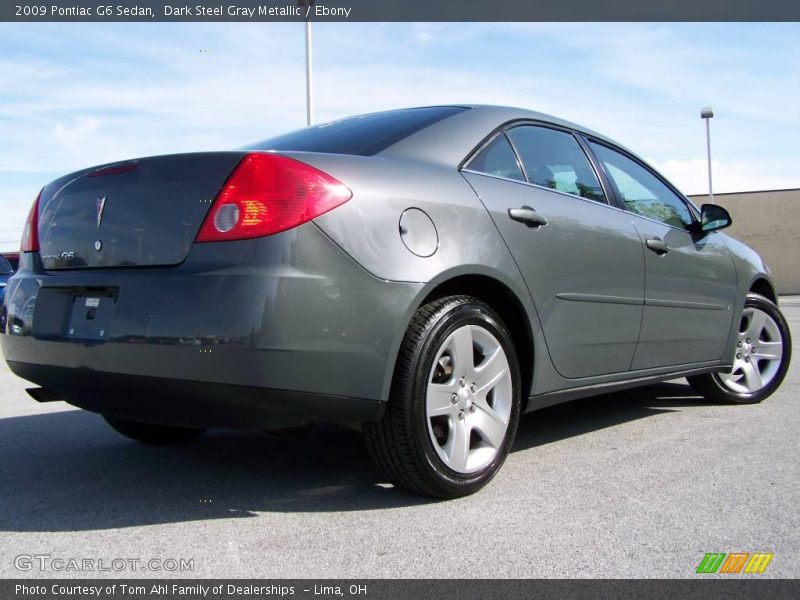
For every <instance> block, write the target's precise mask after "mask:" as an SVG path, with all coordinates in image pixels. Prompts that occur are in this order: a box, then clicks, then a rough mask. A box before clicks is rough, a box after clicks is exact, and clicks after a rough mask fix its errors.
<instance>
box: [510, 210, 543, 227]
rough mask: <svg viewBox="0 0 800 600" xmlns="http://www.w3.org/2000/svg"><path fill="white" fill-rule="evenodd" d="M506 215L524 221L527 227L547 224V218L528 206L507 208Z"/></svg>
mask: <svg viewBox="0 0 800 600" xmlns="http://www.w3.org/2000/svg"><path fill="white" fill-rule="evenodd" d="M508 216H509V217H511V218H512V219H514V220H515V221H519V222H520V223H524V224H525V225H527V226H528V227H541V226H544V225H547V219H546V218H545V217H543V216H542V215H540V214H539V213H537V212H536V211H535V210H533V209H532V208H531V207H530V206H522V207H520V208H509V209H508Z"/></svg>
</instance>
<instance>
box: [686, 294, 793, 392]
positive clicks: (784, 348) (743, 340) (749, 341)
mask: <svg viewBox="0 0 800 600" xmlns="http://www.w3.org/2000/svg"><path fill="white" fill-rule="evenodd" d="M791 356H792V338H791V334H790V333H789V325H788V324H787V323H786V319H785V318H784V317H783V315H782V314H781V311H780V310H779V309H778V307H777V306H776V305H775V304H774V303H773V302H771V301H770V300H769V299H768V298H765V297H764V296H759V295H758V294H748V296H747V300H746V301H745V305H744V311H743V312H742V317H741V321H740V323H739V334H738V337H737V340H736V352H735V354H734V357H733V369H731V370H730V371H729V372H727V373H710V374H707V375H696V376H694V377H689V378H688V379H689V383H690V384H691V385H692V387H694V389H696V390H697V391H698V392H700V393H701V394H702V395H703V396H705V397H706V398H708V399H709V400H715V401H717V402H725V403H735V404H755V403H757V402H761V401H762V400H764V399H765V398H767V397H769V396H770V395H771V394H772V393H773V392H774V391H775V390H776V389H778V386H779V385H780V384H781V382H782V381H783V378H784V377H785V376H786V371H787V370H788V369H789V361H790V359H791Z"/></svg>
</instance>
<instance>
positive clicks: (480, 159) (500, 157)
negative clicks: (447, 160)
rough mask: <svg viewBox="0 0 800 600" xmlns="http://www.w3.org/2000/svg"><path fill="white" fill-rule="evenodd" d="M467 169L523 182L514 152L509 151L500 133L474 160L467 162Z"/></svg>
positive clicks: (506, 140)
mask: <svg viewBox="0 0 800 600" xmlns="http://www.w3.org/2000/svg"><path fill="white" fill-rule="evenodd" d="M467 169H469V170H470V171H477V172H479V173H486V174H488V175H495V176H497V177H506V178H507V179H516V180H518V181H525V178H524V177H523V176H522V171H520V170H519V163H517V157H516V156H514V151H513V150H512V149H511V145H510V144H509V143H508V139H507V138H506V136H505V135H504V134H502V133H501V134H500V135H498V136H497V137H496V138H494V139H493V140H492V141H491V142H490V143H489V144H488V145H487V146H486V147H485V148H484V149H483V150H481V151H480V152H479V153H478V154H477V155H476V156H475V158H473V159H472V160H471V161H469V164H468V165H467Z"/></svg>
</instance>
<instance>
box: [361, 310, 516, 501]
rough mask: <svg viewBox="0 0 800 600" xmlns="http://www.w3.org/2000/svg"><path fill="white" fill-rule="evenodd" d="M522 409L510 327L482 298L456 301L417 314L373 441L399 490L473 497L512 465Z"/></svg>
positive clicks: (373, 426)
mask: <svg viewBox="0 0 800 600" xmlns="http://www.w3.org/2000/svg"><path fill="white" fill-rule="evenodd" d="M520 405H521V400H520V370H519V365H518V363H517V356H516V352H515V349H514V343H513V341H512V339H511V336H510V334H509V332H508V329H507V328H506V326H505V325H504V324H503V322H502V320H501V319H500V317H499V316H498V315H497V314H496V313H495V312H494V311H493V310H492V309H491V308H490V307H489V306H488V305H486V304H485V303H483V302H481V301H480V300H477V299H475V298H472V297H469V296H448V297H445V298H441V299H438V300H435V301H432V302H430V303H428V304H425V305H423V306H422V307H421V308H420V309H419V310H418V311H417V313H416V314H415V316H414V318H413V320H412V321H411V324H410V325H409V328H408V331H407V332H406V335H405V338H404V340H403V343H402V346H401V349H400V354H399V356H398V360H397V365H396V368H395V374H394V379H393V382H392V390H391V395H390V399H389V405H388V406H387V409H386V413H385V415H384V417H383V419H382V420H381V421H378V422H375V423H365V425H364V434H365V440H366V444H367V447H368V449H369V451H370V454H371V455H372V457H373V459H374V460H375V462H376V463H377V464H378V465H379V466H380V467H382V468H383V470H384V471H386V472H387V474H388V475H389V476H390V478H391V479H392V481H393V482H394V483H396V484H398V485H400V486H402V487H404V488H406V489H409V490H411V491H414V492H417V493H421V494H425V495H429V496H435V497H440V498H455V497H458V496H465V495H468V494H472V493H474V492H476V491H478V490H479V489H480V488H482V487H483V486H484V485H486V484H487V483H488V482H489V480H490V479H491V478H492V477H494V475H495V474H496V473H497V471H498V470H499V469H500V467H501V466H502V464H503V462H504V461H505V458H506V456H507V455H508V452H509V449H510V448H511V444H512V442H513V440H514V435H515V433H516V429H517V423H518V421H519V413H520Z"/></svg>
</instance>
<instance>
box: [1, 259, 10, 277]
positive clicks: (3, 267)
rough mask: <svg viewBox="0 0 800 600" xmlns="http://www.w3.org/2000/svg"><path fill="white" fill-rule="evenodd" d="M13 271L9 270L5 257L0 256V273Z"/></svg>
mask: <svg viewBox="0 0 800 600" xmlns="http://www.w3.org/2000/svg"><path fill="white" fill-rule="evenodd" d="M11 273H13V271H12V270H11V265H10V264H8V261H7V260H6V259H5V257H3V256H0V275H11Z"/></svg>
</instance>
